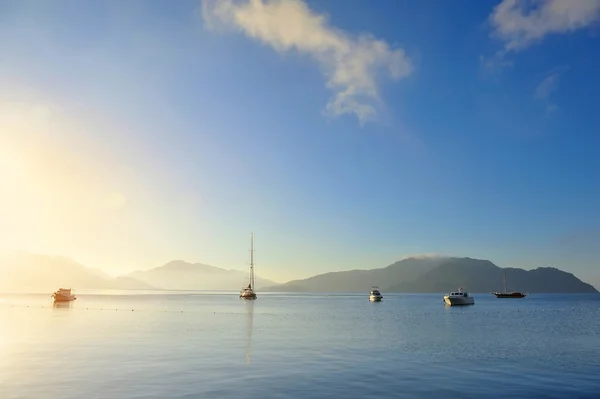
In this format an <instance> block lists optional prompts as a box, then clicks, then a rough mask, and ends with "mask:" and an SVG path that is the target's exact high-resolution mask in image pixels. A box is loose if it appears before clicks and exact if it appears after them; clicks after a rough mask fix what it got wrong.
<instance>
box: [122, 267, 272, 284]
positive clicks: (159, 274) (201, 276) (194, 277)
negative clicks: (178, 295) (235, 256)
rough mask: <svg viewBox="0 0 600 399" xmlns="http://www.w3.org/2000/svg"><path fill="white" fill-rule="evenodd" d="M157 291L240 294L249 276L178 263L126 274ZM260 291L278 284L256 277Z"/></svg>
mask: <svg viewBox="0 0 600 399" xmlns="http://www.w3.org/2000/svg"><path fill="white" fill-rule="evenodd" d="M127 277H132V278H135V279H136V280H139V281H143V282H145V283H147V284H150V285H152V286H154V287H157V288H162V289H169V290H239V289H240V288H242V286H244V285H247V284H248V272H243V271H239V270H231V269H229V270H228V269H221V268H219V267H215V266H209V265H203V264H201V263H188V262H184V261H182V260H175V261H172V262H169V263H167V264H165V265H163V266H159V267H156V268H154V269H150V270H146V271H141V270H137V271H135V272H133V273H130V274H127ZM255 280H256V286H257V288H259V289H260V288H261V287H264V286H274V285H276V284H277V283H275V282H273V281H271V280H267V279H264V278H261V277H259V276H255Z"/></svg>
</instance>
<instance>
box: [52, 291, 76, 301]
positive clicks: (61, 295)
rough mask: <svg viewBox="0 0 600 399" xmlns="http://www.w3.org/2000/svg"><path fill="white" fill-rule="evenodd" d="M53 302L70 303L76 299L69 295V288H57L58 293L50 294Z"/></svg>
mask: <svg viewBox="0 0 600 399" xmlns="http://www.w3.org/2000/svg"><path fill="white" fill-rule="evenodd" d="M52 298H54V302H70V301H74V300H76V299H77V298H76V297H75V295H73V294H72V293H71V289H70V288H59V289H58V291H56V292H55V293H53V294H52Z"/></svg>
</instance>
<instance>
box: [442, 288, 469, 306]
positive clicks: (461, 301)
mask: <svg viewBox="0 0 600 399" xmlns="http://www.w3.org/2000/svg"><path fill="white" fill-rule="evenodd" d="M444 302H446V304H447V305H449V306H461V305H475V298H473V297H472V296H470V295H469V293H468V292H463V290H462V288H459V289H458V291H455V292H451V293H449V294H446V295H444Z"/></svg>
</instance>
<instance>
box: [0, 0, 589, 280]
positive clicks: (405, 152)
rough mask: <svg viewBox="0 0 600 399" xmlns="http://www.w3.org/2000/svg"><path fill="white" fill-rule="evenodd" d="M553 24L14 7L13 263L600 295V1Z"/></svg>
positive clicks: (185, 3)
mask: <svg viewBox="0 0 600 399" xmlns="http://www.w3.org/2000/svg"><path fill="white" fill-rule="evenodd" d="M552 4H554V2H541V3H540V4H538V5H537V6H536V7H533V6H532V5H527V6H526V5H522V6H518V5H515V3H514V2H512V1H509V0H504V1H500V0H495V1H492V0H490V1H487V0H486V1H481V2H476V3H473V2H466V1H463V2H462V3H461V2H460V1H459V4H458V5H457V4H456V3H454V2H453V3H450V2H433V1H424V2H416V3H415V2H409V1H404V2H403V1H382V2H381V3H380V4H378V6H377V7H374V6H372V4H371V2H369V1H356V2H352V3H349V2H342V1H337V2H336V1H332V2H318V1H314V0H310V1H300V0H278V1H259V0H255V1H252V2H250V1H219V2H216V1H215V2H213V1H195V0H194V1H192V0H182V1H179V2H177V3H176V4H173V3H170V2H163V1H156V2H149V3H143V5H142V4H141V3H128V2H105V1H100V2H94V3H87V2H57V3H56V2H52V3H44V2H39V1H38V2H36V1H27V0H24V1H10V0H7V1H0V50H1V51H0V54H1V55H0V62H1V63H2V68H1V69H0V87H2V90H1V91H0V183H1V184H0V220H1V221H2V223H1V225H2V228H1V229H0V249H1V250H4V249H7V250H8V249H11V250H12V249H14V250H22V251H26V252H31V253H39V254H50V255H57V256H67V257H69V258H71V259H74V260H76V261H77V262H78V263H81V264H82V265H85V266H87V267H89V268H93V269H98V270H101V271H103V272H104V273H107V274H109V275H112V276H120V275H124V274H127V273H130V272H133V271H135V270H148V269H152V268H154V267H158V266H161V265H163V264H165V263H167V262H170V261H172V260H177V259H181V260H184V261H187V262H190V263H202V264H207V265H212V266H216V267H220V268H224V269H234V270H240V271H245V270H247V264H248V248H249V234H250V232H254V234H255V248H256V263H257V273H258V274H259V275H261V276H263V277H264V278H268V279H271V280H274V281H277V282H286V281H290V280H294V279H299V278H305V277H310V276H313V275H316V274H321V273H325V272H332V271H340V270H351V269H374V268H381V267H385V266H387V265H389V264H392V263H394V262H395V261H398V260H400V259H402V258H406V257H409V256H411V255H413V254H441V255H444V256H457V257H472V258H478V259H487V260H490V261H492V262H493V263H495V264H496V265H498V266H500V267H515V268H522V269H526V270H529V269H535V268H537V267H545V266H551V267H556V268H559V269H561V270H564V271H567V272H571V273H573V274H575V275H576V276H577V277H579V278H581V279H582V280H584V281H587V282H590V283H591V284H593V285H594V286H596V287H600V269H599V268H598V260H599V259H600V245H598V243H600V213H599V212H598V211H597V209H598V205H597V204H599V203H600V189H599V188H598V185H597V184H596V183H595V182H596V181H597V180H598V177H599V176H600V157H598V156H597V148H598V145H599V144H600V138H599V136H598V135H597V132H598V131H600V113H598V112H597V111H596V108H597V106H596V105H595V104H596V103H597V97H598V96H597V92H598V90H599V89H600V82H599V81H598V79H597V71H598V70H600V52H598V51H596V49H597V48H598V41H599V37H598V35H597V29H596V25H597V22H598V20H599V19H600V2H577V1H573V2H568V1H566V2H563V3H561V4H562V5H561V7H553V6H552ZM461 5H462V6H461Z"/></svg>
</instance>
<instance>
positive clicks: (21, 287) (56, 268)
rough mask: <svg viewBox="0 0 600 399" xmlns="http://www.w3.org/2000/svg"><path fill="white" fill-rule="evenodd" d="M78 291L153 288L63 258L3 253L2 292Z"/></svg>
mask: <svg viewBox="0 0 600 399" xmlns="http://www.w3.org/2000/svg"><path fill="white" fill-rule="evenodd" d="M60 287H64V288H68V287H73V288H75V289H153V288H154V287H152V286H150V285H148V284H146V283H143V282H141V281H138V280H135V279H133V278H131V277H126V276H123V277H111V276H109V275H107V274H106V273H104V272H102V271H100V270H97V269H92V268H88V267H85V266H83V265H81V264H79V263H77V262H75V261H74V260H72V259H69V258H66V257H62V256H47V255H38V254H31V253H26V252H10V253H3V254H0V292H53V291H55V290H57V289H58V288H60Z"/></svg>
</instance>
